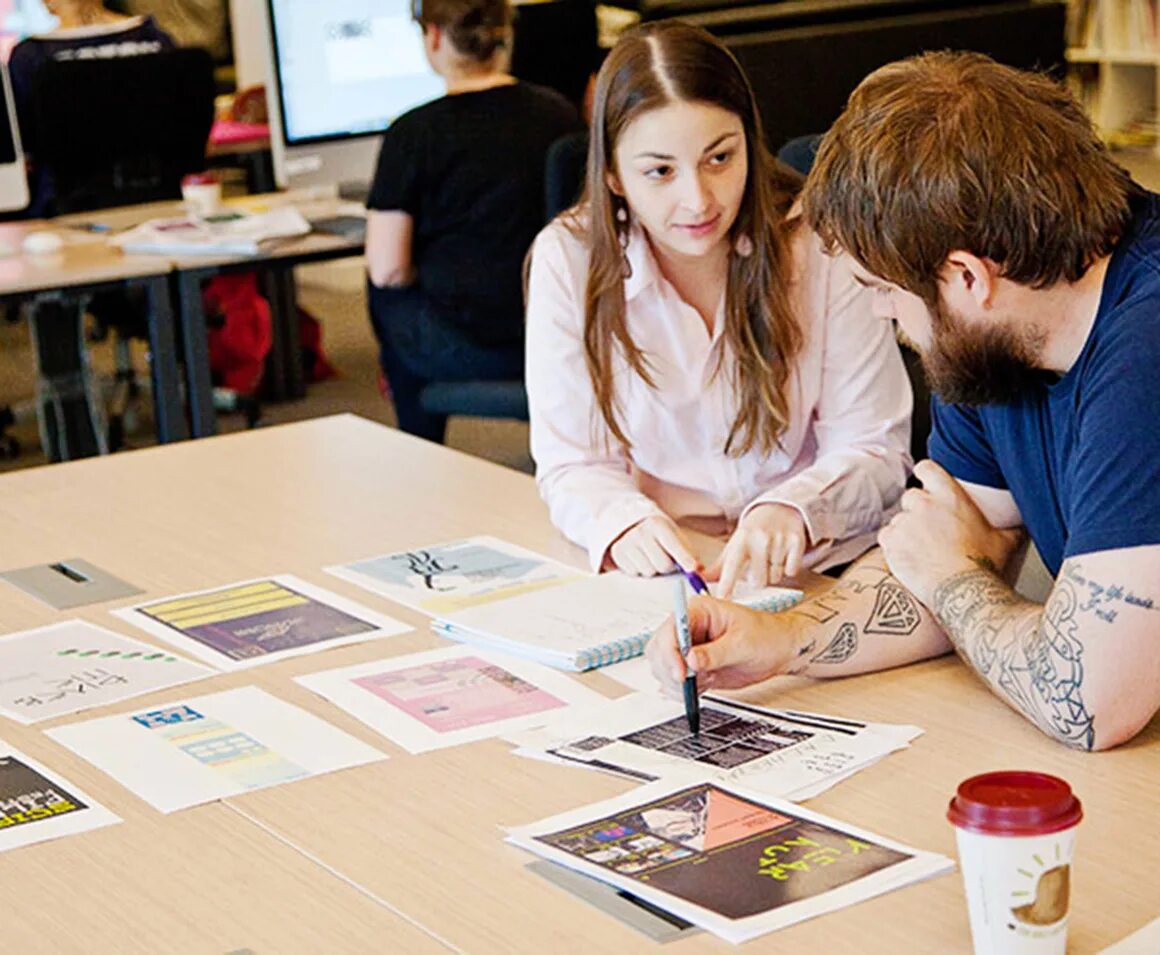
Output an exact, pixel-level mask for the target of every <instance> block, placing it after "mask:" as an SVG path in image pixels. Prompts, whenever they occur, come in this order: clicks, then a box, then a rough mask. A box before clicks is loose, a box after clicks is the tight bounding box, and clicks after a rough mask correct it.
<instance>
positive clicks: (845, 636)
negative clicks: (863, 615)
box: [810, 623, 858, 663]
mask: <svg viewBox="0 0 1160 955" xmlns="http://www.w3.org/2000/svg"><path fill="white" fill-rule="evenodd" d="M857 649H858V628H857V627H856V626H854V624H852V623H844V624H842V626H840V627H839V628H838V632H837V633H836V634H835V635H834V639H833V640H831V641H830V642H829V644H827V646H826V649H824V650H823V651H822V652H821V653H819V654H818V655H817V656H816V657H813V658H812V659H811V660H810V662H811V663H845V662H846V661H847V660H849V659H850V657H852V656H853V655H854V653H855V651H857Z"/></svg>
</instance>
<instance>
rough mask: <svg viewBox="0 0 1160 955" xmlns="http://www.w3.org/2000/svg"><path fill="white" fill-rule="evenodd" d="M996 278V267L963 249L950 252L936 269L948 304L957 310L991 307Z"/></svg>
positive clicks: (987, 260) (988, 260)
mask: <svg viewBox="0 0 1160 955" xmlns="http://www.w3.org/2000/svg"><path fill="white" fill-rule="evenodd" d="M998 279H999V266H998V265H997V264H996V263H994V262H992V261H991V260H990V259H983V258H980V257H979V256H977V255H975V254H973V253H971V252H964V251H962V250H955V251H954V252H951V253H950V254H949V255H948V256H947V257H946V261H945V262H943V266H942V268H941V269H940V270H939V281H940V282H941V284H942V286H943V296H944V297H945V299H946V301H947V304H948V305H950V306H951V308H954V309H956V310H957V311H963V310H965V309H968V308H970V306H974V310H980V311H981V310H985V309H988V308H990V307H991V305H992V304H993V299H994V297H995V291H996V283H997V281H998Z"/></svg>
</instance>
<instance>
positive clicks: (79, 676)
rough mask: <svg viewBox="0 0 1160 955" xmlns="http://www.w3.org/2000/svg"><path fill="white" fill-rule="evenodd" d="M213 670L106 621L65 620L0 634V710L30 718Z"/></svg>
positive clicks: (72, 710) (58, 713) (103, 701)
mask: <svg viewBox="0 0 1160 955" xmlns="http://www.w3.org/2000/svg"><path fill="white" fill-rule="evenodd" d="M216 673H217V671H216V670H212V669H210V668H209V667H207V666H202V665H201V664H200V663H191V662H189V661H188V660H184V659H182V658H181V657H177V656H174V655H173V654H172V653H169V652H168V651H165V650H158V649H157V648H156V647H153V646H150V645H149V644H147V643H142V642H141V641H139V640H132V639H130V638H129V637H124V636H121V634H119V633H114V632H113V631H112V630H106V629H105V628H104V627H98V626H96V625H95V624H91V623H86V622H85V621H84V620H67V621H65V622H64V623H58V624H53V625H52V626H49V627H40V628H38V629H36V630H26V631H24V632H22V633H14V634H12V635H11V636H7V637H4V638H2V639H0V715H3V716H7V717H10V718H11V719H14V720H16V721H17V722H20V723H36V722H39V721H40V720H50V719H52V718H54V717H57V716H67V715H68V714H69V713H79V712H80V711H82V710H88V709H92V708H93V707H96V706H104V705H105V704H106V703H116V702H118V701H120V700H127V699H129V698H130V697H134V696H140V695H141V694H143V693H150V692H152V691H154V690H163V689H167V688H168V687H171V686H178V685H180V684H182V683H190V682H192V681H194V680H201V679H204V678H205V677H208V676H214V675H215V674H216Z"/></svg>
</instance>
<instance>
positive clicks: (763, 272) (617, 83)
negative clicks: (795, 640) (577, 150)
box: [564, 21, 803, 455]
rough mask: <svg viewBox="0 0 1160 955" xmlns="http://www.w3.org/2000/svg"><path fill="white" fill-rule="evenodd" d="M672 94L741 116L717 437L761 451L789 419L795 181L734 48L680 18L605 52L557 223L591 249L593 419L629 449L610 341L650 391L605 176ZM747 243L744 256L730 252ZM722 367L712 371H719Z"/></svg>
mask: <svg viewBox="0 0 1160 955" xmlns="http://www.w3.org/2000/svg"><path fill="white" fill-rule="evenodd" d="M674 99H676V100H679V101H685V102H702V103H710V104H712V105H714V106H718V107H720V108H722V109H725V110H728V111H729V112H731V113H733V114H734V115H736V116H737V117H738V118H740V120H741V122H742V125H743V127H744V130H745V142H746V150H747V153H748V159H749V178H748V181H747V183H746V186H745V192H744V195H743V197H742V200H741V208H740V211H739V212H738V214H737V220H736V222H734V224H733V228H732V230H731V235H730V240H731V242H732V243H733V246H734V251H733V252H732V253H731V254H730V256H729V266H728V268H729V275H728V279H727V284H726V292H725V328H724V330H723V333H722V335H723V338H724V340H725V343H726V344H727V346H729V347H730V348H731V349H732V351H733V354H734V355H735V356H736V363H737V364H736V373H735V375H734V376H733V384H734V389H735V394H736V396H737V403H738V412H737V417H736V418H735V419H734V421H733V425H732V427H731V429H730V432H729V437H728V438H727V439H726V441H725V447H724V451H725V453H726V454H732V455H741V454H744V453H745V452H747V451H750V450H752V449H754V448H756V449H758V450H760V451H762V452H765V453H769V452H771V451H773V450H774V449H775V448H776V447H777V443H778V439H779V437H780V436H781V434H782V432H783V431H784V430H785V428H786V426H787V424H788V421H789V400H790V398H789V394H788V391H789V380H790V372H791V369H792V368H793V362H794V360H795V358H796V357H797V355H798V352H799V351H800V350H801V347H802V337H803V336H802V331H801V327H800V325H799V324H798V321H797V317H796V316H795V315H794V313H793V311H792V309H791V307H790V295H789V282H790V269H791V262H790V249H789V232H790V230H791V228H792V227H791V226H790V225H788V224H787V222H786V214H787V213H788V212H789V210H790V207H791V206H792V204H793V201H794V198H795V196H796V194H797V192H798V189H799V188H800V180H799V178H798V177H797V176H796V175H795V174H794V173H793V172H792V171H790V170H789V169H786V168H785V167H783V166H781V165H780V164H779V163H777V162H776V161H775V160H774V158H773V157H772V156H771V155H770V153H769V150H768V149H767V148H766V145H765V139H764V134H763V132H762V128H761V118H760V116H759V115H758V111H757V102H756V99H755V98H754V95H753V89H752V88H751V87H750V85H749V81H748V79H747V78H746V76H745V73H744V72H743V71H742V69H741V65H740V64H739V63H738V62H737V60H736V59H734V57H733V55H732V54H731V53H730V52H729V51H728V50H727V49H725V47H724V46H722V45H721V44H720V43H719V42H718V41H717V40H715V39H714V38H713V37H712V36H710V35H709V34H708V33H706V32H704V31H703V30H699V29H697V28H695V27H692V26H689V25H688V24H684V23H680V22H679V21H662V22H660V23H655V24H649V25H647V26H645V27H642V28H640V29H638V30H634V31H633V32H632V33H630V34H628V35H626V36H625V37H624V38H622V39H621V40H620V42H619V43H618V44H617V45H616V46H615V47H614V48H613V50H612V51H611V52H610V53H609V55H608V58H607V59H606V60H605V62H604V66H603V67H602V68H601V70H600V74H599V76H598V77H597V82H596V96H595V100H594V104H593V113H592V132H591V140H590V144H589V149H588V171H587V176H586V180H585V189H584V196H583V197H582V199H581V201H580V204H579V205H578V206H577V207H576V208H575V209H574V210H572V212H571V213H566V214H565V215H566V218H565V220H564V221H565V223H566V224H567V226H568V227H569V228H570V229H571V230H572V231H573V232H574V233H576V234H578V235H580V236H582V237H583V238H584V239H585V241H586V242H587V243H588V245H589V248H590V249H591V258H590V261H589V267H588V286H587V290H586V294H585V316H584V348H585V356H586V361H587V365H588V373H589V376H590V377H591V379H592V387H593V390H594V391H595V393H596V400H597V404H598V406H599V408H600V413H601V416H602V417H603V419H604V423H605V424H606V425H607V427H608V430H609V431H610V432H611V434H612V435H613V436H614V437H615V438H616V440H617V441H619V442H620V443H621V444H622V445H623V446H624V447H625V448H630V447H631V442H630V441H629V440H628V436H627V435H626V434H625V432H624V430H623V428H622V427H621V425H620V422H619V420H618V413H617V408H618V402H617V398H616V395H615V390H614V387H613V374H612V366H613V357H614V355H615V352H616V350H617V349H619V350H620V351H621V353H622V354H623V355H624V358H625V360H626V361H627V362H628V364H629V366H630V367H631V368H632V370H633V371H634V372H635V373H636V374H638V375H640V377H641V378H642V379H644V381H645V382H646V383H647V384H648V385H649V387H655V382H654V381H653V377H652V374H651V373H650V371H649V366H648V357H647V355H645V353H644V352H642V351H641V350H640V349H639V348H638V347H637V346H636V344H635V343H634V342H633V341H632V338H631V336H630V335H629V333H628V326H627V323H626V320H625V297H624V279H625V272H624V268H625V266H624V244H625V242H626V241H627V229H628V224H627V223H621V222H618V221H617V219H616V208H615V200H614V198H613V194H612V192H611V190H610V189H609V186H608V173H609V172H610V171H612V172H615V171H616V166H615V159H614V151H615V148H616V143H617V141H618V139H619V137H620V135H621V133H622V132H623V131H624V129H625V128H626V127H627V126H628V124H629V123H631V122H632V121H633V120H634V119H635V118H636V117H638V116H640V115H641V114H642V113H645V112H647V111H649V110H652V109H656V108H658V107H661V106H664V105H665V104H666V103H669V102H671V101H673V100H674ZM745 239H748V240H749V241H750V242H751V243H752V246H753V250H752V253H751V254H749V255H741V254H738V253H737V251H736V245H737V244H738V240H741V242H742V243H744V240H745ZM721 371H722V369H721V368H720V367H718V368H717V370H716V372H715V373H717V374H720V373H721Z"/></svg>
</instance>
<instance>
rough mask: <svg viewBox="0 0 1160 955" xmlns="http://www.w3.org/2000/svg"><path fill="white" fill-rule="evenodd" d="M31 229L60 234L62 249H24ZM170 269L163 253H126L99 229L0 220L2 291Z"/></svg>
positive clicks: (14, 292)
mask: <svg viewBox="0 0 1160 955" xmlns="http://www.w3.org/2000/svg"><path fill="white" fill-rule="evenodd" d="M32 232H51V233H53V234H54V235H57V236H59V237H60V239H61V242H62V245H61V248H60V250H59V251H58V252H51V253H48V254H39V255H30V254H28V253H26V252H24V251H23V242H24V239H25V238H26V237H27V236H28V235H29V234H30V233H32ZM171 270H172V265H171V263H169V262H168V261H167V260H166V259H165V258H164V257H162V256H153V255H125V254H124V253H123V252H122V251H121V250H120V249H118V248H117V247H116V246H113V245H110V244H109V243H108V242H107V241H106V239H105V237H104V236H103V235H101V234H99V233H89V232H85V231H83V230H80V229H75V228H69V227H67V226H64V225H62V224H60V223H58V222H56V221H47V220H45V221H42V220H36V219H31V220H27V221H24V222H9V223H3V224H0V295H24V294H30V293H33V292H42V291H49V290H52V289H65V288H74V287H76V286H87V285H97V284H101V283H104V282H119V281H124V280H129V279H138V278H151V277H155V276H165V275H168V274H169V272H170V271H171Z"/></svg>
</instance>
